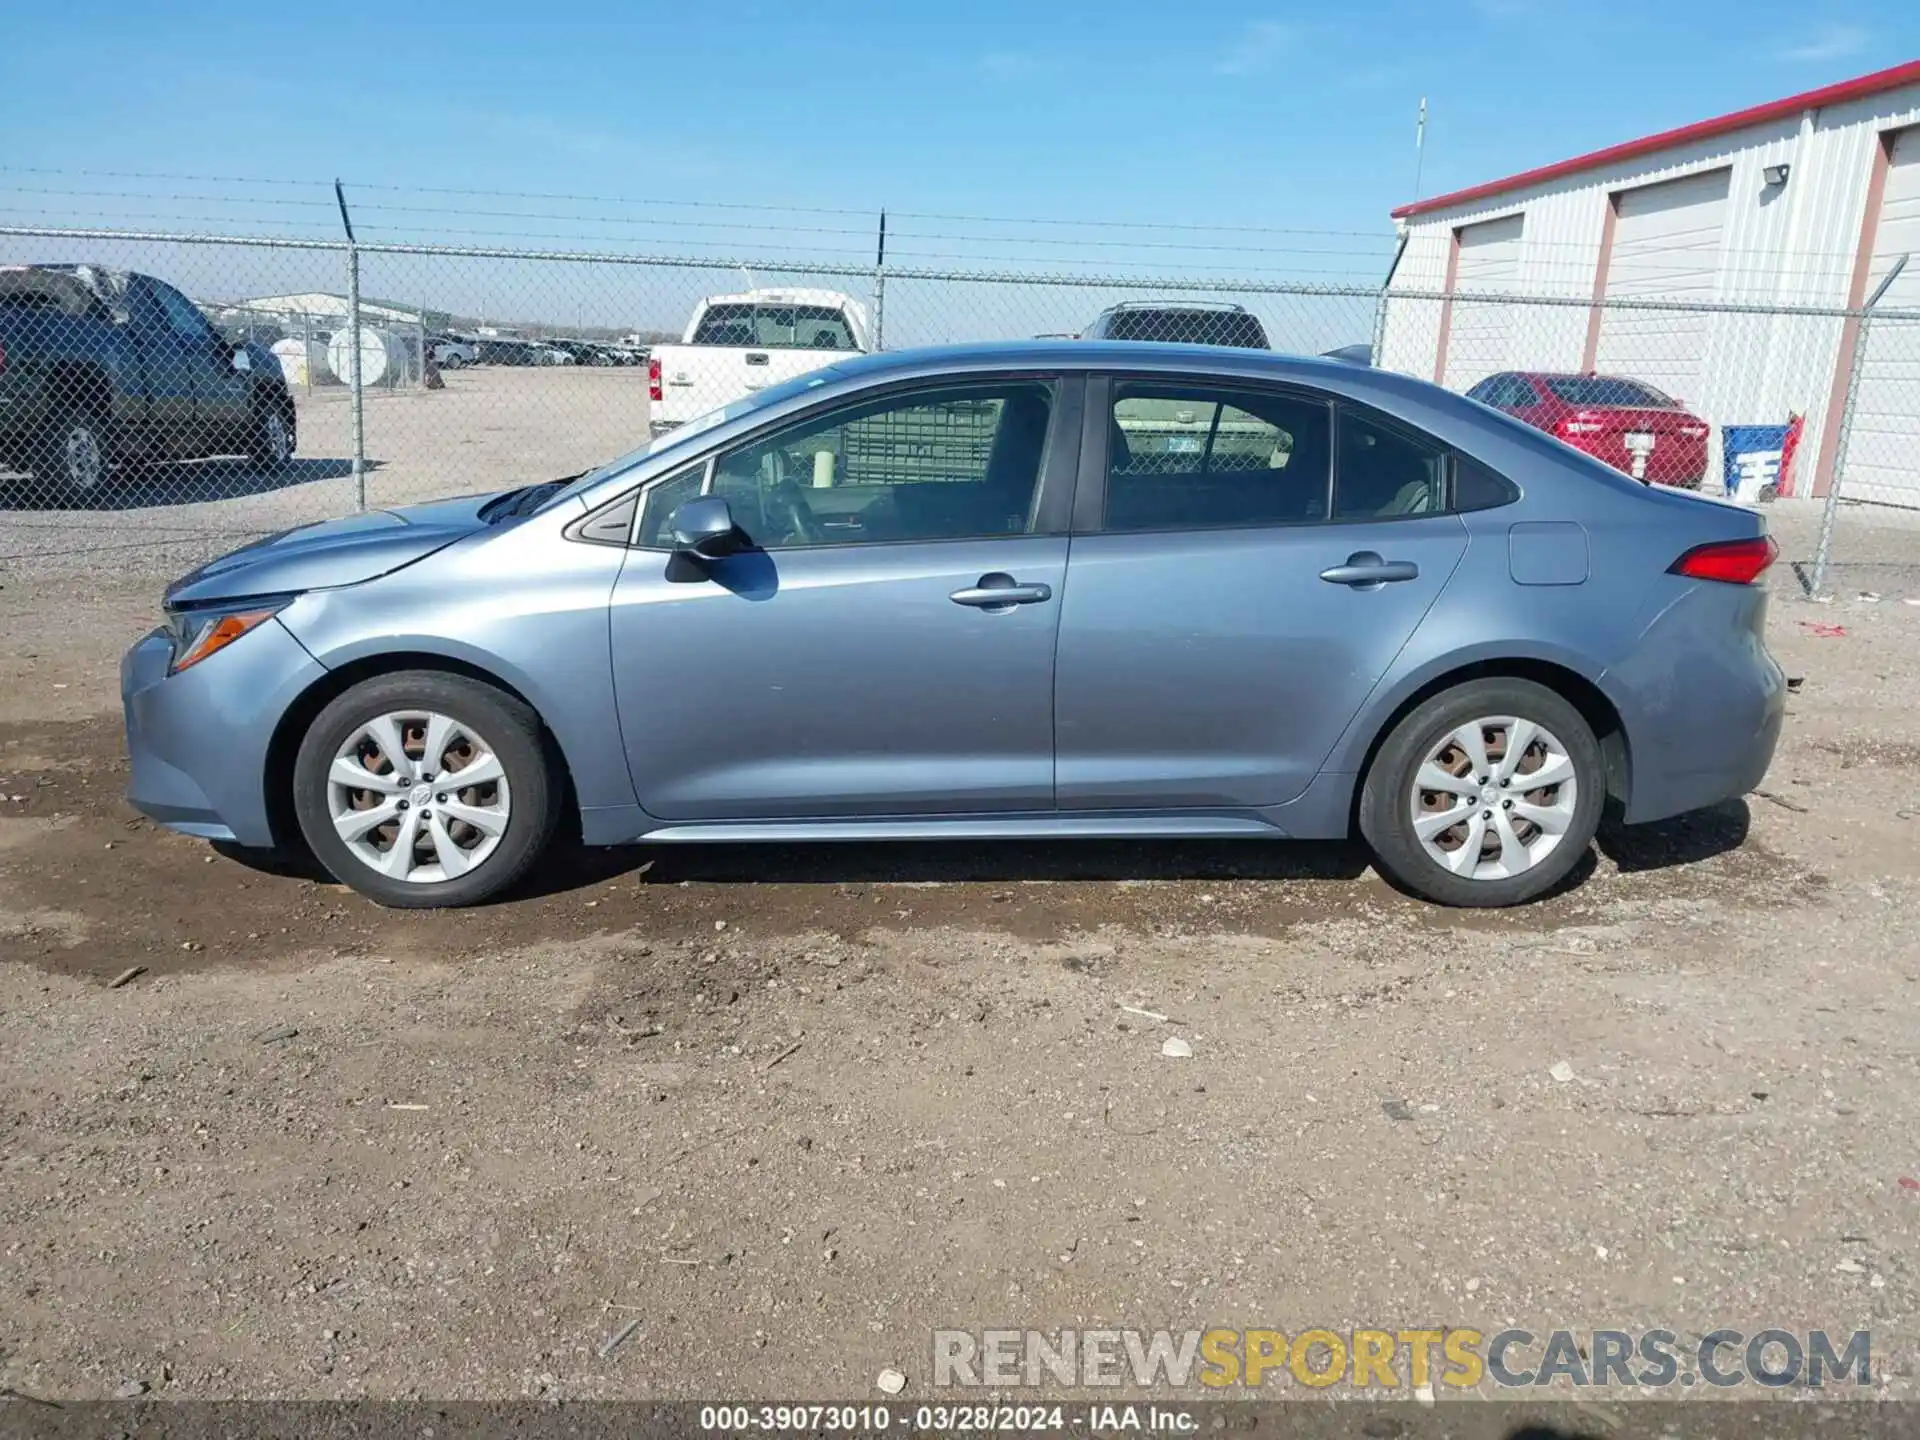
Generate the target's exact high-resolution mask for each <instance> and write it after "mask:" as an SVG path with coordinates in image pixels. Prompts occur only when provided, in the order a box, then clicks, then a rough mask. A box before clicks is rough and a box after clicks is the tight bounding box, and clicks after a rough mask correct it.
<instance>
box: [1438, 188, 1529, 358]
mask: <svg viewBox="0 0 1920 1440" xmlns="http://www.w3.org/2000/svg"><path fill="white" fill-rule="evenodd" d="M1526 218H1527V217H1526V216H1525V215H1524V214H1522V215H1508V216H1506V217H1505V218H1504V219H1500V220H1488V221H1486V222H1485V223H1483V224H1479V225H1465V226H1462V227H1461V230H1460V262H1459V265H1458V267H1457V268H1456V269H1455V270H1454V274H1453V304H1452V305H1451V306H1450V307H1449V308H1448V325H1447V372H1446V375H1445V377H1444V383H1445V384H1446V385H1448V386H1449V387H1451V388H1452V389H1455V390H1465V389H1466V388H1467V387H1468V386H1470V385H1472V384H1474V383H1476V382H1477V381H1480V380H1484V379H1486V377H1487V376H1489V375H1491V374H1493V373H1494V372H1495V371H1496V370H1505V369H1507V368H1508V366H1509V364H1510V363H1511V362H1510V361H1509V360H1508V359H1507V352H1508V351H1509V350H1510V349H1511V348H1512V344H1513V329H1514V315H1513V306H1512V305H1511V304H1509V303H1508V302H1506V301H1504V300H1482V301H1476V300H1474V299H1473V298H1472V297H1473V296H1474V295H1475V294H1481V295H1507V294H1511V293H1513V291H1514V290H1515V289H1517V288H1518V284H1519V279H1520V231H1521V229H1522V227H1523V226H1524V225H1525V223H1526Z"/></svg>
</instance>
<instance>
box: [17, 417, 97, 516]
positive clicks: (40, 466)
mask: <svg viewBox="0 0 1920 1440" xmlns="http://www.w3.org/2000/svg"><path fill="white" fill-rule="evenodd" d="M29 468H30V469H31V470H32V471H33V478H34V479H35V480H37V481H39V482H40V489H41V494H42V498H43V499H45V500H48V501H53V502H59V501H73V500H82V501H84V500H88V499H91V498H93V497H95V496H97V495H99V494H100V493H101V492H102V491H104V490H105V489H106V488H107V482H108V479H109V477H110V476H111V474H112V471H113V438H112V434H111V432H110V430H109V427H108V425H107V422H106V421H105V420H104V419H103V418H102V417H101V416H99V415H98V414H96V413H94V412H93V411H92V410H90V409H88V408H86V407H84V406H73V407H71V408H69V409H67V410H65V411H63V412H61V413H60V414H58V415H56V416H55V417H54V419H53V421H52V422H51V423H50V424H48V425H47V426H46V428H45V429H44V430H42V431H41V433H40V435H39V437H38V439H37V442H36V444H35V446H34V453H33V456H32V458H31V460H30V462H29Z"/></svg>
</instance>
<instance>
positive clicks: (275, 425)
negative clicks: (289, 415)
mask: <svg viewBox="0 0 1920 1440" xmlns="http://www.w3.org/2000/svg"><path fill="white" fill-rule="evenodd" d="M264 434H265V435H266V441H267V459H268V460H269V461H271V462H272V463H273V464H275V465H278V464H280V463H281V462H282V461H284V460H285V459H286V458H287V453H288V451H289V450H290V449H291V448H292V447H291V446H289V445H288V444H287V422H286V421H285V420H284V419H282V418H281V417H280V416H279V415H269V416H267V423H266V426H265V430H264Z"/></svg>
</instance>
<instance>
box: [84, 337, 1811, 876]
mask: <svg viewBox="0 0 1920 1440" xmlns="http://www.w3.org/2000/svg"><path fill="white" fill-rule="evenodd" d="M1773 556H1774V546H1773V544H1772V542H1771V540H1769V539H1768V537H1767V535H1766V533H1765V528H1764V525H1763V522H1762V521H1761V520H1760V519H1759V518H1758V517H1757V516H1755V515H1754V514H1752V513H1750V512H1748V511H1746V510H1742V509H1738V508H1736V507H1733V506H1730V505H1724V504H1720V503H1717V502H1714V501H1710V500H1703V499H1700V498H1698V497H1695V496H1692V495H1686V494H1679V493H1675V492H1672V491H1668V490H1663V489H1650V488H1649V487H1647V486H1645V485H1643V484H1640V483H1638V482H1636V481H1634V480H1632V479H1631V478H1629V477H1627V476H1625V475H1622V474H1620V473H1619V472H1618V471H1616V470H1613V469H1611V468H1609V467H1608V466H1605V465H1602V464H1600V463H1599V462H1597V461H1595V460H1593V459H1591V458H1589V457H1588V456H1585V455H1582V454H1580V453H1578V452H1577V451H1575V450H1572V449H1570V448H1568V447H1567V446H1564V445H1562V444H1560V443H1559V442H1558V441H1556V440H1554V439H1552V438H1551V437H1549V436H1546V435H1544V434H1542V433H1541V432H1539V431H1537V430H1534V429H1532V428H1530V427H1528V426H1525V425H1521V424H1519V423H1516V422H1515V421H1512V420H1510V419H1508V418H1506V417H1505V416H1503V415H1500V414H1498V413H1497V412H1495V411H1492V410H1489V409H1487V408H1485V407H1484V406H1481V405H1478V404H1476V403H1474V402H1473V401H1470V400H1466V399H1463V398H1462V397H1460V396H1458V395H1454V394H1451V393H1449V392H1447V391H1445V390H1442V389H1439V388H1438V387H1436V386H1433V385H1429V384H1426V383H1424V382H1422V381H1418V380H1413V379H1409V378H1407V377H1405V376H1401V375H1395V374H1391V373H1387V372H1384V371H1380V370H1374V369H1368V368H1362V367H1358V366H1354V365H1350V364H1344V363H1341V362H1339V361H1329V360H1308V359H1290V358H1286V357H1281V356H1276V355H1271V354H1266V353H1261V352H1256V351H1241V350H1229V349H1223V348H1203V347H1197V346H1195V347H1186V346H1158V345H1148V344H1140V343H1105V342H1052V343H1034V342H1025V343H1019V344H1006V345H985V346H971V347H960V348H953V349H943V350H928V351H918V352H904V353H891V354H885V355H875V356H868V357H863V358H850V359H849V360H847V361H846V362H845V363H843V364H839V365H835V366H832V367H829V368H827V369H825V370H820V371H816V372H815V373H813V374H811V375H807V376H803V377H801V378H800V379H798V380H795V381H792V382H789V383H787V384H784V385H780V386H776V387H772V388H769V389H767V390H764V391H761V392H760V393H758V394H756V395H754V396H753V397H751V398H749V399H747V400H743V401H740V402H738V403H737V404H735V405H732V406H729V407H728V408H726V409H725V410H723V411H720V412H718V413H716V414H713V415H710V416H708V417H706V418H705V419H704V420H701V421H696V422H694V423H692V424H689V425H687V426H685V427H684V428H682V429H680V430H677V431H675V432H674V433H673V435H672V436H671V437H670V438H668V439H666V440H664V441H660V442H656V443H655V444H654V445H653V446H652V447H650V448H648V449H645V450H642V451H639V452H637V453H635V454H633V455H629V456H627V457H625V458H623V459H620V460H617V461H614V462H613V463H612V464H609V465H607V466H605V467H604V468H602V469H599V470H596V471H594V472H592V473H591V474H588V475H585V476H582V477H580V478H578V479H575V480H573V481H571V482H568V483H564V484H563V483H560V482H554V483H552V484H546V485H535V486H530V487H527V488H525V489H521V490H516V491H510V492H507V493H504V494H497V495H482V496H469V497H466V498H463V499H456V500H448V501H444V502H441V503H438V504H431V505H420V506H413V507H409V508H407V509H403V510H393V511H386V510H382V511H375V512H372V513H369V514H365V515H358V516H354V517H352V518H349V519H344V520H336V521H331V522H328V523H326V524H321V525H314V526H309V527H307V528H305V529H301V530H296V531H293V532H291V533H289V534H285V535H281V536H278V537H275V538H273V539H271V540H268V541H263V542H261V543H259V544H257V545H253V546H250V547H248V548H247V549H244V550H240V551H237V552H235V553H234V554H231V555H228V556H226V557H224V558H222V559H220V560H216V561H214V562H213V563H211V564H209V565H207V566H205V567H203V568H202V569H200V570H198V571H196V572H194V573H193V574H191V575H189V576H187V577H186V578H184V579H183V580H181V581H179V582H178V583H177V584H175V585H174V586H173V587H172V588H171V589H170V590H169V591H168V594H167V601H166V617H167V618H166V624H165V625H164V626H163V627H162V628H161V629H159V630H156V631H155V632H154V633H153V634H151V635H149V636H148V637H146V638H145V639H143V640H141V641H140V642H139V643H138V644H136V645H135V646H134V647H133V649H132V651H131V652H129V654H128V655H127V657H126V660H125V662H124V665H123V671H122V685H123V690H124V694H125V705H126V721H127V739H128V746H129V749H130V751H131V754H132V778H131V782H130V786H129V796H130V798H131V800H132V802H133V803H134V804H135V805H136V806H137V807H139V808H140V809H141V810H143V811H145V812H146V813H147V814H148V815H151V816H153V817H154V818H155V819H157V820H160V821H161V822H163V823H165V824H168V825H171V826H173V827H174V828H175V829H178V830H182V831H185V832H187V833H188V834H193V835H200V836H205V837H208V838H210V839H215V840H221V841H226V842H231V843H237V844H239V845H245V846H290V845H300V844H304V845H305V846H306V847H308V848H309V849H310V850H311V851H312V853H313V854H314V855H315V856H316V857H318V859H319V861H320V862H321V863H322V864H323V865H325V866H326V868H327V869H328V870H330V871H331V872H332V873H333V874H334V875H336V876H338V877H339V878H340V879H341V880H343V881H345V882H346V883H347V884H349V885H352V886H354V887H355V888H356V889H358V890H360V891H362V892H363V893H365V894H367V895H369V896H371V897H373V898H374V899H376V900H378V901H380V902H382V903H384V904H388V905H407V906H430V905H456V904H464V903H468V902H472V901H476V900H480V899H482V898H484V897H487V896H490V895H493V894H495V893H497V892H499V891H501V890H503V889H505V888H507V887H509V886H511V885H513V884H514V882H516V881H517V880H519V879H520V878H521V877H522V876H524V875H525V874H526V872H527V871H528V869H529V868H530V867H531V866H533V865H534V864H535V862H536V861H537V860H538V859H539V858H540V856H541V854H542V852H543V851H545V850H546V849H547V848H548V847H549V845H550V843H551V842H552V841H553V840H554V838H555V837H556V836H557V835H559V834H561V833H562V832H570V833H573V834H576V835H578V836H579V837H580V838H582V839H584V840H585V841H587V842H588V843H591V844H613V843H619V842H624V841H636V840H644V841H649V842H657V843H669V844H671V843H680V842H689V841H725V840H775V839H777V840H786V841H816V840H840V839H863V840H873V839H918V838H935V837H937V838H964V839H970V840H979V841H988V840H994V839H1002V838H1010V837H1025V838H1032V837H1062V838H1071V837H1080V836H1241V837H1246V838H1249V839H1253V838H1259V839H1282V838H1290V839H1296V840H1309V841H1313V840H1337V839H1343V838H1346V837H1348V836H1350V835H1353V834H1355V833H1357V834H1359V835H1360V836H1362V837H1364V838H1365V840H1366V841H1367V843H1368V844H1369V845H1370V846H1371V847H1372V850H1373V853H1374V855H1375V856H1376V857H1377V859H1378V862H1379V864H1380V867H1381V868H1382V869H1383V870H1384V871H1385V872H1386V873H1387V874H1388V875H1389V876H1390V877H1392V879H1393V880H1394V881H1396V882H1397V883H1398V884H1399V885H1401V886H1403V887H1404V888H1406V889H1408V890H1410V891H1412V892H1414V893H1416V894H1419V895H1422V896H1426V897H1429V898H1431V899H1434V900H1437V901H1441V902H1444V903H1447V904H1454V905H1506V904H1512V903H1516V902H1519V901H1525V900H1528V899H1531V898H1533V897H1535V896H1538V895H1540V894H1541V893H1542V892H1544V891H1546V890H1548V889H1549V888H1551V887H1552V886H1554V885H1555V884H1556V883H1557V882H1559V881H1560V880H1561V879H1562V878H1563V877H1565V876H1566V875H1567V874H1568V872H1569V871H1570V870H1571V869H1572V868H1573V866H1574V865H1575V863H1576V862H1577V861H1578V860H1579V858H1580V857H1581V855H1582V854H1583V853H1584V852H1585V851H1586V849H1587V847H1588V844H1589V842H1590V841H1591V839H1592V837H1593V835H1594V832H1595V827H1596V826H1597V825H1598V823H1599V821H1600V818H1601V813H1602V809H1603V806H1606V805H1608V804H1609V803H1611V804H1612V805H1613V806H1615V807H1617V809H1618V812H1619V815H1620V818H1621V819H1622V820H1623V821H1625V822H1626V823H1629V824H1631V823H1635V822H1640V821H1648V820H1656V819H1660V818H1662V817H1665V816H1670V815H1674V814H1677V813H1679V812H1682V811H1687V810H1691V809H1694V808H1696V807H1701V806H1707V805H1712V804H1714V803H1716V802H1719V801H1723V800H1726V799H1728V798H1729V797H1734V796H1738V795H1740V794H1742V793H1743V792H1745V791H1747V790H1748V789H1750V788H1751V787H1752V786H1754V785H1755V784H1757V783H1758V782H1759V780H1760V778H1761V776H1762V775H1763V774H1764V772H1765V770H1766V768H1767V764H1768V762H1769V760H1770V758H1771V756H1772V754H1773V749H1774V744H1775V741H1776V739H1777V737H1778V734H1779V729H1780V723H1781V715H1782V709H1783V691H1784V685H1783V681H1782V677H1781V674H1780V670H1779V668H1778V667H1777V666H1776V665H1775V664H1774V662H1773V660H1772V659H1771V658H1770V657H1769V655H1768V654H1767V651H1766V647H1765V645H1764V643H1763V640H1762V628H1763V622H1764V618H1765V614H1766V592H1765V589H1764V587H1763V585H1762V584H1761V583H1760V582H1761V578H1762V574H1763V572H1764V571H1765V569H1766V567H1767V566H1768V564H1769V563H1770V562H1771V561H1772V559H1773Z"/></svg>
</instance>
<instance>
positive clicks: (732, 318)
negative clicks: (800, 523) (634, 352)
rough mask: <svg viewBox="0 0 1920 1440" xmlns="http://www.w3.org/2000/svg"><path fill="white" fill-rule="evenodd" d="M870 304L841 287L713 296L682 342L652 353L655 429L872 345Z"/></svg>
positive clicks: (658, 430) (671, 425) (649, 364)
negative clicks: (840, 288)
mask: <svg viewBox="0 0 1920 1440" xmlns="http://www.w3.org/2000/svg"><path fill="white" fill-rule="evenodd" d="M868 343H869V342H868V331H867V311H866V307H865V306H864V305H862V304H860V302H859V301H857V300H854V299H853V298H851V297H850V296H847V295H842V294H841V293H840V292H839V291H837V290H748V291H746V292H744V293H742V294H739V295H710V296H708V297H707V298H706V299H705V300H702V301H701V302H700V303H699V305H698V306H696V307H695V308H694V312H693V318H692V319H691V320H689V321H688V322H687V329H686V334H685V335H684V336H683V337H682V339H681V341H680V343H679V344H678V345H656V346H654V347H653V351H652V354H651V355H649V357H648V359H647V395H648V399H649V401H650V402H651V405H652V414H651V419H650V422H649V428H650V429H651V430H652V432H653V433H654V434H655V435H661V434H664V433H665V432H667V431H668V430H671V429H673V428H674V427H675V426H678V425H684V424H686V422H687V421H689V420H692V419H694V418H695V417H696V416H700V415H705V414H707V413H709V412H710V411H714V410H718V409H719V408H720V407H721V406H723V405H728V404H731V403H732V402H733V401H735V400H739V399H741V398H742V397H744V396H747V395H750V394H752V393H753V392H754V391H756V390H764V389H766V388H767V387H768V386H769V385H778V384H780V383H781V382H782V381H784V380H791V379H793V378H794V377H795V376H797V375H804V374H806V373H807V372H808V371H810V370H818V369H820V368H821V367H822V366H823V365H831V364H833V363H834V361H836V360H844V359H846V358H847V357H848V356H850V355H860V354H864V353H865V352H866V350H867V348H868Z"/></svg>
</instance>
